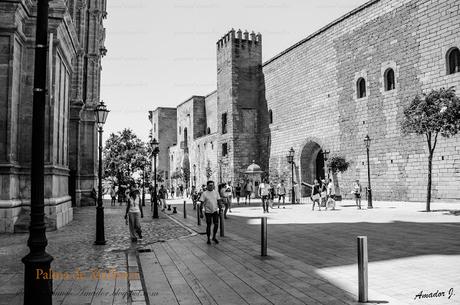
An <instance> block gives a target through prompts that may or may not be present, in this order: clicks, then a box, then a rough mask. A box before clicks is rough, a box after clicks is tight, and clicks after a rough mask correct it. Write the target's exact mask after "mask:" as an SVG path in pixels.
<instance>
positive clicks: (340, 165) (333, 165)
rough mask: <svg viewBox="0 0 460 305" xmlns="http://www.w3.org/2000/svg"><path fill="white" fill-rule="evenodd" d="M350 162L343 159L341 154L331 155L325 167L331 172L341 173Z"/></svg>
mask: <svg viewBox="0 0 460 305" xmlns="http://www.w3.org/2000/svg"><path fill="white" fill-rule="evenodd" d="M349 166H350V163H349V162H347V161H346V160H345V158H344V157H342V156H331V157H330V158H329V159H328V160H327V167H328V168H330V169H331V171H332V172H333V173H337V172H341V173H343V172H344V171H346V170H347V169H348V167H349Z"/></svg>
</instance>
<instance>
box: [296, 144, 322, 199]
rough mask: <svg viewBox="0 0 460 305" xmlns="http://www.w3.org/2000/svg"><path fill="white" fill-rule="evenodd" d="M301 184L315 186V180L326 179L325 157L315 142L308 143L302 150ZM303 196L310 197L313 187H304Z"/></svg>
mask: <svg viewBox="0 0 460 305" xmlns="http://www.w3.org/2000/svg"><path fill="white" fill-rule="evenodd" d="M300 172H301V175H300V176H301V182H305V183H307V184H313V182H314V180H315V179H318V181H321V179H324V177H325V171H324V155H323V150H322V149H321V146H320V145H319V144H318V143H316V142H313V141H310V142H308V143H307V144H305V146H304V147H303V148H302V153H301V155H300ZM301 189H302V196H303V197H305V196H307V197H308V196H310V194H311V187H309V186H305V185H303V186H302V188H301Z"/></svg>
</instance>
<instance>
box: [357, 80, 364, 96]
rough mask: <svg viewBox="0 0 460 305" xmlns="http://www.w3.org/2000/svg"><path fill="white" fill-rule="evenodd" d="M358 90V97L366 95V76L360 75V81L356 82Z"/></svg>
mask: <svg viewBox="0 0 460 305" xmlns="http://www.w3.org/2000/svg"><path fill="white" fill-rule="evenodd" d="M356 87H357V88H356V89H357V90H356V92H357V94H358V98H362V97H365V96H366V81H365V80H364V78H362V77H360V78H359V79H358V82H357V83H356Z"/></svg>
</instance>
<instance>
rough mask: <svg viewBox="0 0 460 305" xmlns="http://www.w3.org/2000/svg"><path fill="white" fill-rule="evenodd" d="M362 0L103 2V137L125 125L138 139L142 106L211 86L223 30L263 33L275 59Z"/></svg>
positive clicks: (167, 102)
mask: <svg viewBox="0 0 460 305" xmlns="http://www.w3.org/2000/svg"><path fill="white" fill-rule="evenodd" d="M366 2H368V0H285V1H283V0H109V1H107V13H108V16H107V19H105V20H104V27H105V28H106V40H105V46H106V48H107V50H108V52H107V55H106V56H105V57H104V58H103V59H102V75H101V77H102V79H101V99H102V100H104V102H105V103H106V105H107V107H108V109H109V110H110V113H109V116H108V118H107V122H106V124H105V126H104V131H105V132H104V138H107V137H108V135H109V134H110V133H116V132H118V131H121V130H122V129H124V128H130V129H132V130H133V131H134V133H136V134H137V135H138V136H139V137H140V138H141V139H142V140H144V141H145V140H147V139H148V133H149V130H150V128H151V126H150V122H149V120H148V111H149V110H153V109H155V108H156V107H176V106H177V105H179V104H180V103H182V102H183V101H185V100H187V99H188V98H189V97H191V96H192V95H207V94H208V93H210V92H212V91H213V90H215V89H216V87H217V85H216V75H217V74H216V73H217V72H216V70H217V68H216V42H217V41H218V40H219V39H220V38H221V37H222V36H223V35H225V34H226V33H227V32H228V31H229V30H231V29H232V28H234V29H235V30H238V29H241V30H243V31H244V30H248V31H249V32H251V31H254V32H256V33H258V32H260V33H261V34H262V57H263V58H262V60H263V61H264V62H265V61H266V60H268V59H270V58H272V57H274V56H275V55H277V54H278V53H280V52H282V51H283V50H285V49H287V48H289V47H290V46H292V45H293V44H295V43H296V42H298V41H300V40H302V39H303V38H305V37H307V36H308V35H310V34H312V33H313V32H315V31H316V30H318V29H320V28H322V27H324V26H325V25H327V24H328V23H330V22H331V21H333V20H335V19H337V18H339V17H341V16H342V15H344V14H346V13H348V12H349V11H351V10H353V9H355V8H356V7H358V6H360V5H361V4H363V3H366Z"/></svg>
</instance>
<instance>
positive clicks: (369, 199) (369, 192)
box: [364, 135, 373, 209]
mask: <svg viewBox="0 0 460 305" xmlns="http://www.w3.org/2000/svg"><path fill="white" fill-rule="evenodd" d="M364 143H365V144H366V152H367V185H368V187H367V208H368V209H372V208H373V206H372V190H371V169H370V164H369V146H370V144H371V138H369V135H366V137H365V138H364Z"/></svg>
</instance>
